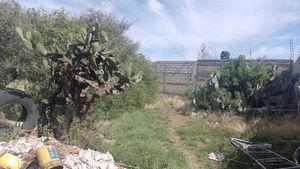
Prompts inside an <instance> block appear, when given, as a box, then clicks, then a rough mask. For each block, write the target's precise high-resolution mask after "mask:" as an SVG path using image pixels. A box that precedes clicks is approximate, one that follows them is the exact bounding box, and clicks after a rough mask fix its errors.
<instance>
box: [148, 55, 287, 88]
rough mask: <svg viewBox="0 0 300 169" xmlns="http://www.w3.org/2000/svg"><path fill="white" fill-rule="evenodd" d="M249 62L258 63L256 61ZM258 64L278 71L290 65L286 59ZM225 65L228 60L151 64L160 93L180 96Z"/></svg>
mask: <svg viewBox="0 0 300 169" xmlns="http://www.w3.org/2000/svg"><path fill="white" fill-rule="evenodd" d="M249 61H251V62H258V60H249ZM260 62H262V63H263V64H266V65H272V64H276V65H277V66H278V67H279V69H280V70H284V69H288V68H290V65H291V63H292V62H291V60H288V59H274V60H260ZM226 63H228V60H198V61H158V62H154V63H153V64H154V68H155V69H156V71H157V72H158V73H159V76H160V79H159V85H160V92H162V93H166V94H180V93H182V92H183V91H184V90H185V89H186V88H188V87H189V86H191V85H192V84H197V85H201V84H202V85H203V84H205V83H206V80H207V78H208V77H209V75H210V74H211V73H212V72H213V71H216V70H218V69H219V68H220V66H221V65H222V64H226Z"/></svg>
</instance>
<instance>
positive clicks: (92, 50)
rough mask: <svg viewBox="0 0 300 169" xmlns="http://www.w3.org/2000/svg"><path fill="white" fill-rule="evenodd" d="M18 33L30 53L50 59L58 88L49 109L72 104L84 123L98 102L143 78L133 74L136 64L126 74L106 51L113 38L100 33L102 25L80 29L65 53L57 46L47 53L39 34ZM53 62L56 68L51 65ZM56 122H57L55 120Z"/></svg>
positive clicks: (140, 73) (48, 68) (53, 77)
mask: <svg viewBox="0 0 300 169" xmlns="http://www.w3.org/2000/svg"><path fill="white" fill-rule="evenodd" d="M16 32H17V34H18V35H19V37H20V38H21V39H22V41H23V42H24V46H25V47H26V48H27V49H29V50H32V51H35V52H37V53H38V54H40V55H42V56H44V57H46V58H45V59H44V60H43V66H44V69H45V70H49V72H50V69H51V75H52V77H51V78H52V79H53V80H50V81H51V82H54V83H55V84H54V85H53V86H57V90H56V91H55V92H54V94H53V95H52V96H50V98H52V101H49V105H48V106H49V107H53V106H55V105H56V104H67V102H69V101H72V102H73V103H74V104H75V105H77V106H76V108H77V115H78V116H79V117H80V118H81V119H82V118H84V116H85V114H86V112H87V111H88V107H89V104H90V103H91V102H92V101H93V100H94V98H96V97H102V96H104V95H109V94H115V93H118V92H119V91H122V90H124V89H125V88H126V87H128V86H129V85H130V83H138V82H140V81H141V80H142V78H143V72H142V71H139V72H135V71H133V70H132V64H130V65H129V66H128V68H127V69H126V70H125V71H123V70H121V69H120V68H119V66H118V61H116V59H115V57H114V55H113V54H112V53H111V52H109V51H107V50H106V48H105V47H106V44H107V43H108V41H109V38H108V36H107V33H106V32H105V31H103V30H100V25H99V24H98V23H96V24H95V26H94V27H92V28H88V29H85V28H82V29H80V31H79V37H80V38H79V39H74V40H73V38H74V36H73V35H72V34H70V35H69V36H68V38H69V40H70V42H69V43H68V45H67V49H66V51H65V52H63V51H61V50H60V49H58V48H57V47H55V46H53V47H51V49H52V50H50V51H47V49H46V48H45V47H44V45H43V43H42V41H43V40H42V38H41V34H40V33H39V32H37V31H33V32H30V31H27V32H26V37H24V36H23V31H22V29H21V28H19V27H17V28H16ZM75 42H76V43H75ZM50 60H51V61H52V64H51V65H52V66H50V64H49V63H48V61H50ZM62 93H63V94H62ZM70 97H71V98H70ZM66 113H68V112H66ZM52 121H53V122H55V119H52Z"/></svg>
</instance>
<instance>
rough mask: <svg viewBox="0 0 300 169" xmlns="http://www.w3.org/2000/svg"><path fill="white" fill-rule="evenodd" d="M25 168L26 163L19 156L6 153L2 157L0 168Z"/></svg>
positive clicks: (0, 158)
mask: <svg viewBox="0 0 300 169" xmlns="http://www.w3.org/2000/svg"><path fill="white" fill-rule="evenodd" d="M23 166H24V162H23V161H22V160H21V159H20V158H19V157H17V156H15V155H13V154H11V153H9V152H5V153H4V154H3V155H2V156H1V157H0V168H4V169H21V168H22V167H23Z"/></svg>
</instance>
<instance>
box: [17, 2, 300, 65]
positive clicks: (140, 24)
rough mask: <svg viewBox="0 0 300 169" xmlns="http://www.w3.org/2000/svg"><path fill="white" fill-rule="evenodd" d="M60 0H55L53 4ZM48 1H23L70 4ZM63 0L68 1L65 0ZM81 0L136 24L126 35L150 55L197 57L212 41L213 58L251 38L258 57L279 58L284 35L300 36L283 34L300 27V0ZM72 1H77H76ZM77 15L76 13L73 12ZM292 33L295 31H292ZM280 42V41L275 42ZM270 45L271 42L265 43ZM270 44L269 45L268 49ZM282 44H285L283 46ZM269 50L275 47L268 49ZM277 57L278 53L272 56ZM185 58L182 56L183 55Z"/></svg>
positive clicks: (239, 49) (241, 50)
mask: <svg viewBox="0 0 300 169" xmlns="http://www.w3.org/2000/svg"><path fill="white" fill-rule="evenodd" d="M54 2H56V3H54ZM57 2H58V1H55V0H53V1H50V0H37V1H34V2H33V0H24V1H22V3H23V4H26V3H27V4H28V3H31V6H36V5H42V7H45V8H56V7H57V6H63V7H67V8H66V9H68V10H74V9H77V10H79V9H78V8H79V7H78V5H77V7H76V6H75V5H74V6H67V5H64V4H57ZM62 2H69V1H67V0H65V1H62ZM76 2H80V4H81V6H80V10H82V11H83V10H84V9H85V10H86V9H87V8H96V9H101V10H104V11H106V12H114V13H116V14H117V16H119V17H120V18H124V17H125V18H126V19H127V20H128V21H129V22H133V25H132V27H131V28H130V30H129V31H128V35H129V36H130V37H131V38H133V39H135V40H138V41H140V44H141V51H142V52H144V53H145V54H146V55H147V56H148V57H150V58H151V59H163V60H168V59H171V60H174V59H180V60H186V59H188V60H193V59H196V57H197V54H198V52H199V48H200V46H201V44H202V43H203V42H205V43H206V44H208V47H209V48H210V51H211V53H212V55H214V56H215V57H214V58H218V56H219V54H220V52H221V51H222V50H226V49H227V50H229V51H232V53H236V54H237V55H238V54H245V53H249V44H250V43H251V41H254V42H259V43H256V44H255V48H257V49H258V50H256V51H255V52H254V53H253V54H255V55H267V56H269V57H277V56H279V55H285V56H286V55H288V54H289V51H286V50H289V49H285V48H284V47H283V46H284V45H286V44H282V43H287V45H288V41H287V42H286V41H285V39H284V38H285V37H288V36H290V34H292V33H293V37H294V43H295V44H296V45H297V44H299V42H298V41H297V40H298V39H299V38H298V37H300V32H299V30H298V27H297V28H294V29H289V30H287V31H285V32H281V31H282V29H283V28H287V27H289V26H290V25H291V24H293V23H298V26H299V25H300V24H299V22H300V12H299V11H300V1H297V0H286V1H280V0H263V1H262V0H251V1H247V0H243V1H242V0H226V1H225V0H214V1H211V0H172V1H167V0H147V1H139V0H126V1H125V0H114V1H109V0H101V1H96V0H95V1H94V0H90V1H84V0H76ZM74 4H76V3H75V2H74ZM75 13H76V12H75ZM289 31H293V32H291V33H290V32H289ZM273 41H274V42H275V41H279V42H278V43H281V44H273V45H272V43H273ZM265 43H267V44H265ZM266 46H270V47H266ZM280 46H281V47H282V48H281V47H280ZM268 50H271V51H268ZM272 55H274V56H272ZM179 56H181V57H179Z"/></svg>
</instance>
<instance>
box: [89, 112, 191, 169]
mask: <svg viewBox="0 0 300 169" xmlns="http://www.w3.org/2000/svg"><path fill="white" fill-rule="evenodd" d="M109 123H110V124H109V125H107V126H105V127H104V128H102V129H99V128H98V129H96V128H95V129H94V130H95V131H94V132H93V133H92V134H90V136H89V138H90V140H89V144H90V148H92V149H95V150H99V151H101V152H105V151H109V152H110V153H112V155H113V156H114V158H115V160H116V161H117V162H119V163H123V164H127V165H132V166H136V167H139V168H141V169H163V168H165V169H184V168H188V167H187V164H186V161H185V158H184V156H183V155H182V154H181V153H179V152H178V151H176V150H175V149H174V148H173V147H172V145H171V142H170V140H169V138H168V131H167V122H166V121H165V119H163V118H162V117H161V116H160V115H159V114H158V113H157V112H154V111H151V110H140V111H135V112H132V113H125V114H123V115H121V116H120V117H119V118H116V119H111V120H110V121H109ZM95 125H96V124H95ZM100 125H101V124H99V126H100ZM101 130H102V131H101ZM98 132H101V135H104V138H105V139H110V140H115V142H114V144H108V143H107V141H105V140H103V139H101V138H100V137H97V136H96V134H97V133H98Z"/></svg>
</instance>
